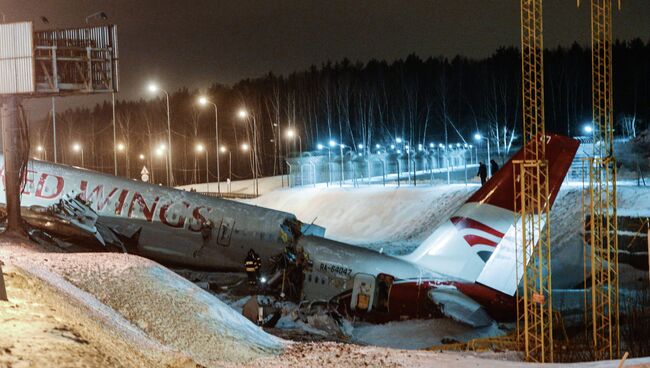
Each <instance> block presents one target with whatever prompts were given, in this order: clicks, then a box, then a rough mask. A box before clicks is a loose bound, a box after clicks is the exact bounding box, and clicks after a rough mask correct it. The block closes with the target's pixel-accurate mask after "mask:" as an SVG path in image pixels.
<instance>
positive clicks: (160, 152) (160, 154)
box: [155, 144, 169, 186]
mask: <svg viewBox="0 0 650 368" xmlns="http://www.w3.org/2000/svg"><path fill="white" fill-rule="evenodd" d="M166 150H167V147H166V146H165V145H164V144H161V145H160V146H158V148H156V150H155V154H156V156H158V157H160V158H164V159H165V172H166V175H167V186H169V162H168V160H169V155H167V154H165V151H166Z"/></svg>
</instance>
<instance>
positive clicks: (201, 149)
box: [196, 144, 219, 193]
mask: <svg viewBox="0 0 650 368" xmlns="http://www.w3.org/2000/svg"><path fill="white" fill-rule="evenodd" d="M201 152H205V191H206V192H207V193H210V176H209V173H210V171H209V168H210V165H209V164H208V150H207V148H205V147H204V146H203V145H202V144H197V145H196V153H201ZM217 161H219V160H218V159H217Z"/></svg>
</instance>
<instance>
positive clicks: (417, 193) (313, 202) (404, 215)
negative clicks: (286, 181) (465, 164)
mask: <svg viewBox="0 0 650 368" xmlns="http://www.w3.org/2000/svg"><path fill="white" fill-rule="evenodd" d="M477 188H478V185H472V184H470V185H469V186H465V185H464V184H455V185H437V186H433V187H432V186H429V185H425V186H421V187H410V186H403V187H400V188H397V187H395V186H390V187H378V186H370V187H360V188H352V187H347V188H346V187H343V188H339V187H330V188H322V187H317V188H293V189H278V190H275V191H272V192H269V193H266V194H264V195H262V196H260V197H258V198H255V199H252V200H247V201H245V202H247V203H252V204H256V205H259V206H264V207H269V208H273V209H277V210H281V211H286V212H290V213H294V214H295V215H296V216H297V217H298V218H299V219H300V220H301V221H304V222H311V221H314V223H315V224H317V225H320V226H323V227H325V229H326V232H325V235H326V237H328V238H331V239H334V240H338V241H342V242H346V243H349V244H354V245H358V246H362V247H366V248H372V249H375V250H380V249H383V251H384V252H386V253H388V254H395V255H398V254H407V253H409V252H411V251H412V250H413V249H415V248H416V247H417V246H418V245H420V243H421V242H422V241H423V240H424V239H425V238H426V237H427V236H429V235H430V234H431V232H432V231H433V229H435V228H436V226H438V224H440V223H441V222H442V221H445V220H447V219H448V218H449V217H450V216H451V214H452V213H453V212H454V211H455V210H456V209H457V208H458V207H460V205H462V204H463V203H464V202H465V200H466V199H467V198H469V196H470V195H471V194H472V192H473V191H475V190H476V189H477ZM617 191H618V210H617V211H618V214H619V216H623V215H625V216H640V217H650V205H648V204H649V203H650V187H637V186H633V185H630V183H627V182H621V183H619V185H618V186H617ZM582 227H583V224H582V183H581V182H580V183H578V182H568V183H565V184H564V185H563V186H562V188H561V190H560V192H559V194H558V197H557V199H556V201H555V204H554V205H553V208H552V211H551V244H552V246H553V260H552V267H553V270H554V274H556V275H559V274H561V275H562V277H561V278H559V277H556V278H555V279H554V280H553V286H554V287H557V288H570V287H573V286H575V285H576V284H579V283H580V282H581V281H582V279H583V273H582V268H583V256H582V252H583V240H582V234H583V229H582Z"/></svg>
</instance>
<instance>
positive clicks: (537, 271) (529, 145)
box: [513, 0, 553, 363]
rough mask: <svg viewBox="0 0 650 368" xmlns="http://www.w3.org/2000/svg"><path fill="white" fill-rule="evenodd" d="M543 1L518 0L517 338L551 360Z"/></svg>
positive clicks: (534, 356) (535, 357) (529, 355)
mask: <svg viewBox="0 0 650 368" xmlns="http://www.w3.org/2000/svg"><path fill="white" fill-rule="evenodd" d="M542 30H543V26H542V0H521V70H522V97H523V124H524V125H523V138H524V142H523V143H524V147H525V148H524V159H523V160H516V161H514V162H513V163H514V183H513V185H514V186H515V198H514V201H515V224H516V227H517V236H516V241H517V242H519V241H521V244H517V246H516V249H518V250H519V249H520V250H521V254H520V255H518V256H517V262H519V263H520V264H518V265H517V269H518V270H521V271H522V272H523V274H522V275H521V276H522V280H523V282H522V287H521V288H520V289H519V290H518V292H517V301H518V303H517V322H518V323H517V340H518V345H519V347H520V349H521V350H522V351H523V352H524V354H525V359H526V360H527V361H532V362H541V363H547V362H552V361H553V308H552V298H551V242H550V228H549V225H550V216H549V209H550V208H549V207H550V202H549V200H548V199H549V188H548V165H547V161H546V159H545V158H546V156H545V148H546V134H545V128H544V71H543V63H544V58H543V50H544V42H543V36H542Z"/></svg>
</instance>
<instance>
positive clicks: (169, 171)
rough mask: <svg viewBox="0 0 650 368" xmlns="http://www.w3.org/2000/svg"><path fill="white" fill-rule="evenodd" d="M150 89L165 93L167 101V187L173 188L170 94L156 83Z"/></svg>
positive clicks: (154, 91)
mask: <svg viewBox="0 0 650 368" xmlns="http://www.w3.org/2000/svg"><path fill="white" fill-rule="evenodd" d="M148 88H149V92H151V93H156V92H162V93H164V94H165V98H166V101H167V186H171V185H173V183H174V172H173V171H172V127H171V117H170V111H169V93H167V91H165V90H164V89H162V88H160V87H159V86H158V85H156V84H154V83H151V84H149V87H148Z"/></svg>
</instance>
